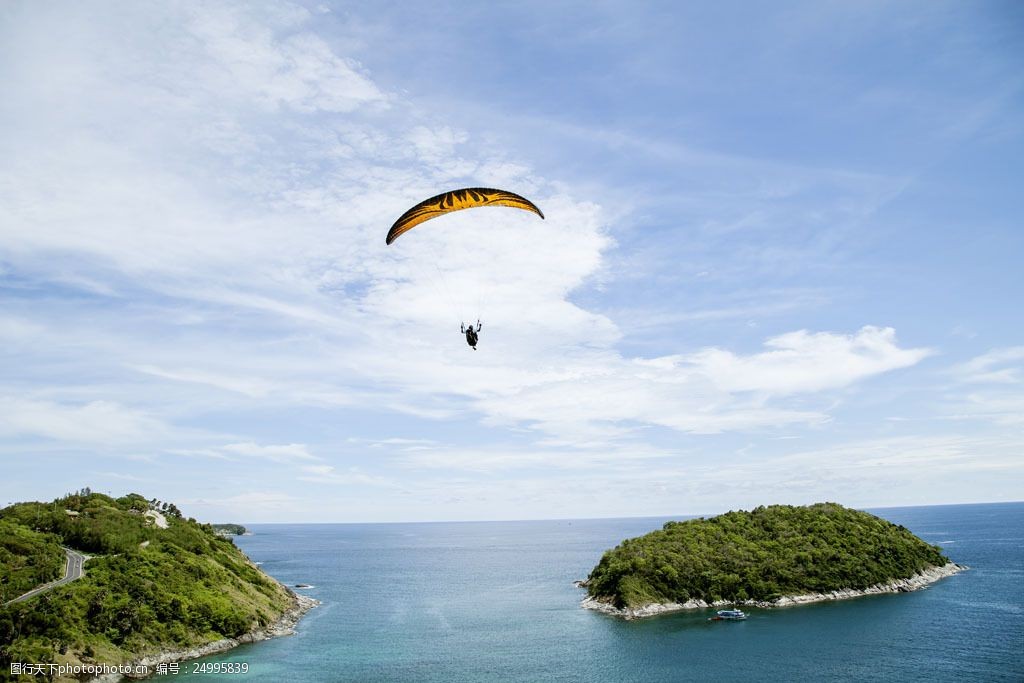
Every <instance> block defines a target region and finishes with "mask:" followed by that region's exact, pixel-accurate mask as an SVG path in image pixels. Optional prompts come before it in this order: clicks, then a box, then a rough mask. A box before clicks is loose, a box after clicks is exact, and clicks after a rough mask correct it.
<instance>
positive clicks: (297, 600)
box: [91, 588, 320, 683]
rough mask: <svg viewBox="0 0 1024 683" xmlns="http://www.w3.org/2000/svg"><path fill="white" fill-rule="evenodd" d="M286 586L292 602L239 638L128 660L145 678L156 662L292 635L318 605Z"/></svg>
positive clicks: (102, 682)
mask: <svg viewBox="0 0 1024 683" xmlns="http://www.w3.org/2000/svg"><path fill="white" fill-rule="evenodd" d="M287 590H288V593H289V594H290V595H291V596H292V599H293V604H292V606H291V607H289V608H288V609H287V610H285V611H284V613H283V614H282V615H281V616H280V617H278V619H277V621H275V622H274V623H272V624H270V625H269V626H265V627H263V628H259V629H256V630H253V631H249V632H248V633H246V634H243V635H241V636H239V637H238V638H223V639H221V640H215V641H213V642H212V643H206V644H205V645H198V646H196V647H192V648H187V649H183V650H168V651H166V652H160V653H158V654H153V655H147V656H145V657H142V658H140V659H137V660H134V661H133V662H131V667H132V668H138V667H145V669H146V670H148V674H147V675H146V676H142V677H141V678H148V677H150V676H152V675H153V674H155V673H156V667H157V665H159V664H169V663H171V662H181V661H185V660H187V659H197V658H199V657H206V656H208V655H212V654H216V653H218V652H224V651H225V650H230V649H231V648H233V647H238V646H239V645H242V644H244V643H256V642H259V641H261V640H270V639H271V638H278V637H280V636H290V635H293V634H294V633H295V626H296V625H297V624H298V623H299V620H300V619H301V618H302V616H303V615H304V614H305V613H306V612H308V611H309V610H311V609H313V608H314V607H316V606H317V605H319V604H320V601H319V600H316V599H314V598H311V597H309V596H306V595H299V594H298V593H296V592H295V591H293V590H291V589H290V588H287ZM133 679H135V677H134V676H122V675H120V674H107V675H103V676H97V677H95V678H93V679H91V680H92V681H93V683H119V682H120V681H125V680H133Z"/></svg>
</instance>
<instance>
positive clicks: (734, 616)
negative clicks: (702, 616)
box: [710, 609, 747, 621]
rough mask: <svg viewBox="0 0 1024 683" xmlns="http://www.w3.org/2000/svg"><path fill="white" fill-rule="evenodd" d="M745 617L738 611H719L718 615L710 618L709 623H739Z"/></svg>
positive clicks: (745, 616)
mask: <svg viewBox="0 0 1024 683" xmlns="http://www.w3.org/2000/svg"><path fill="white" fill-rule="evenodd" d="M746 618H747V615H746V614H745V613H744V612H743V611H742V610H738V609H720V610H718V614H716V615H715V616H713V617H711V619H710V621H740V620H742V619H746Z"/></svg>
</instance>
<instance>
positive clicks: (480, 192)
mask: <svg viewBox="0 0 1024 683" xmlns="http://www.w3.org/2000/svg"><path fill="white" fill-rule="evenodd" d="M478 206H511V207H513V208H515V209H523V210H524V211H532V212H533V213H535V214H537V215H538V216H540V217H541V218H542V219H543V218H544V214H543V213H541V210H540V209H538V208H537V205H536V204H534V203H533V202H531V201H530V200H529V199H527V198H526V197H521V196H519V195H517V194H516V193H515V192H508V191H506V190H494V189H491V188H489V187H467V188H464V189H461V190H452V191H450V192H444V193H442V194H439V195H437V196H436V197H431V198H430V199H424V200H423V201H422V202H420V203H419V204H417V205H416V206H414V207H412V208H411V209H409V210H408V211H406V212H405V213H403V214H402V215H401V216H399V217H398V220H397V221H395V224H394V225H392V226H391V230H389V231H388V237H387V243H388V244H391V243H392V242H394V241H395V240H396V239H398V236H399V235H401V234H402V233H405V232H408V231H409V230H412V229H413V228H415V227H416V226H417V225H419V224H420V223H423V222H424V221H429V220H430V219H431V218H437V217H438V216H443V215H444V214H446V213H451V212H452V211H461V210H462V209H473V208H476V207H478Z"/></svg>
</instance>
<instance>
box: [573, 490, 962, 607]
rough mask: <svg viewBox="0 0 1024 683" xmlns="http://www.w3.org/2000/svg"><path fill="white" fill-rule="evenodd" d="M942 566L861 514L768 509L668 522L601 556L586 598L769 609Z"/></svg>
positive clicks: (905, 534) (930, 551)
mask: <svg viewBox="0 0 1024 683" xmlns="http://www.w3.org/2000/svg"><path fill="white" fill-rule="evenodd" d="M947 561H948V560H947V559H946V558H945V557H944V556H943V555H942V553H941V551H940V550H939V548H937V547H936V546H932V545H929V544H927V543H925V542H924V541H922V540H921V539H919V538H917V537H916V536H914V535H913V534H911V533H910V532H909V531H907V530H906V529H905V528H903V527H902V526H897V525H894V524H891V523H890V522H887V521H885V520H882V519H879V518H878V517H875V516H874V515H871V514H868V513H866V512H860V511H857V510H851V509H848V508H844V507H843V506H841V505H837V504H835V503H818V504H816V505H811V506H806V507H793V506H789V505H773V506H770V507H759V508H757V509H756V510H753V511H751V512H742V511H740V512H729V513H726V514H724V515H720V516H718V517H713V518H711V519H703V518H701V519H695V520H689V521H685V522H669V523H667V524H666V525H665V527H664V528H663V529H662V530H660V531H654V532H652V533H650V534H647V535H646V536H642V537H640V538H634V539H629V540H626V541H623V542H622V543H621V544H620V545H619V546H617V547H616V548H614V549H613V550H609V551H608V552H606V553H605V554H604V556H603V557H602V558H601V561H600V562H599V563H598V565H597V566H596V567H595V568H594V570H593V571H592V572H591V574H590V577H589V579H588V584H587V589H588V592H589V593H590V595H591V596H593V597H596V598H601V599H604V600H609V601H611V602H612V603H613V604H614V605H615V606H617V607H638V606H642V605H646V604H652V603H668V602H680V603H682V602H686V601H687V600H690V599H701V600H705V601H707V602H713V601H715V600H748V599H750V600H771V599H773V598H776V597H779V596H781V595H798V594H804V593H815V592H824V591H831V590H837V589H843V588H858V589H859V588H866V587H868V586H871V585H873V584H876V583H881V582H884V581H888V580H891V579H899V578H908V577H910V576H912V575H913V574H914V573H915V572H917V571H919V570H921V569H924V568H925V567H928V566H936V565H944V564H946V562H947Z"/></svg>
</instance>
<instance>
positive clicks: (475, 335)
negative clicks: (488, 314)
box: [461, 320, 483, 351]
mask: <svg viewBox="0 0 1024 683" xmlns="http://www.w3.org/2000/svg"><path fill="white" fill-rule="evenodd" d="M481 327H483V325H481V324H480V321H479V320H477V321H476V329H475V330H474V329H473V325H472V324H470V326H469V327H466V323H462V327H461V329H462V333H463V334H465V335H466V343H467V344H469V345H470V346H472V347H473V350H474V351H476V343H477V341H479V340H480V337H479V334H480V328H481Z"/></svg>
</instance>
